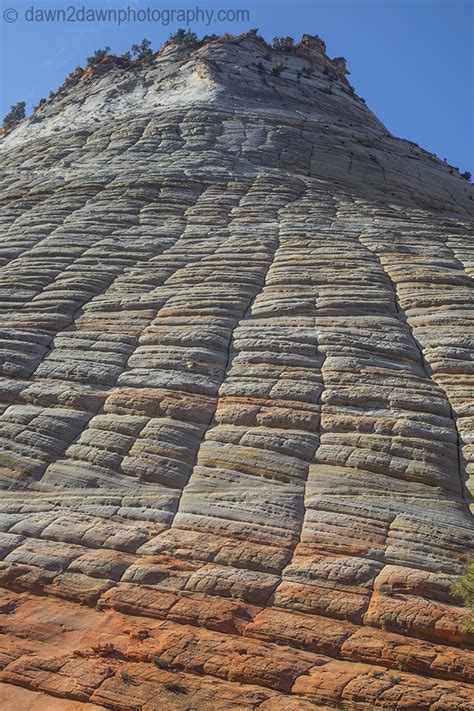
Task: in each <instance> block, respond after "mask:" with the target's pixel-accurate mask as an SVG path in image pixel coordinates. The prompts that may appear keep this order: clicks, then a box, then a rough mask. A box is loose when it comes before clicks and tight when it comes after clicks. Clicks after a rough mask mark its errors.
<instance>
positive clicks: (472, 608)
mask: <svg viewBox="0 0 474 711" xmlns="http://www.w3.org/2000/svg"><path fill="white" fill-rule="evenodd" d="M450 590H451V594H452V595H453V597H457V598H459V599H461V600H462V601H463V603H464V605H465V607H467V609H468V612H467V615H466V619H465V621H464V626H465V628H466V629H467V630H469V631H470V632H474V557H473V558H471V560H470V561H469V562H468V563H467V564H466V565H465V567H464V570H463V572H462V574H461V575H460V576H459V577H458V578H456V580H455V581H454V582H453V583H452V585H451V588H450Z"/></svg>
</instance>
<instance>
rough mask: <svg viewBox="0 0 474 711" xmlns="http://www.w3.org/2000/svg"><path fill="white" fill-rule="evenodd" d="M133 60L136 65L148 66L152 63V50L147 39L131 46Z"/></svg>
mask: <svg viewBox="0 0 474 711" xmlns="http://www.w3.org/2000/svg"><path fill="white" fill-rule="evenodd" d="M131 54H132V55H133V58H134V60H135V61H136V62H137V63H138V64H143V65H148V64H151V63H152V61H153V57H154V54H153V50H152V49H151V42H150V40H149V39H142V41H141V42H140V44H132V51H131Z"/></svg>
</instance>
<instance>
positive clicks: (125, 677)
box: [120, 669, 132, 684]
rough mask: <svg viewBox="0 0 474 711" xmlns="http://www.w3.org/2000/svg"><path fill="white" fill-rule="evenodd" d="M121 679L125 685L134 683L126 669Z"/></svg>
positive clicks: (121, 673)
mask: <svg viewBox="0 0 474 711" xmlns="http://www.w3.org/2000/svg"><path fill="white" fill-rule="evenodd" d="M120 678H121V679H122V681H123V683H124V684H131V683H132V677H131V676H130V674H129V673H128V671H127V670H126V669H122V671H121V672H120Z"/></svg>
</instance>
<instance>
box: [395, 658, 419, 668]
mask: <svg viewBox="0 0 474 711" xmlns="http://www.w3.org/2000/svg"><path fill="white" fill-rule="evenodd" d="M415 660H416V655H415V654H399V655H398V657H397V668H398V669H399V670H400V671H404V670H405V669H406V668H407V666H408V665H409V664H412V663H413V662H414V661H415Z"/></svg>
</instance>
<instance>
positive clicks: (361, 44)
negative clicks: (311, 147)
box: [0, 0, 474, 174]
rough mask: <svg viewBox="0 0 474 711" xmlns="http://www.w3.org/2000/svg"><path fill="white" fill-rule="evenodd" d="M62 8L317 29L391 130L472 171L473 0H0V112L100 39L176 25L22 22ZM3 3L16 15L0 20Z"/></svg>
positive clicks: (271, 31)
mask: <svg viewBox="0 0 474 711" xmlns="http://www.w3.org/2000/svg"><path fill="white" fill-rule="evenodd" d="M71 5H73V6H75V7H76V8H82V7H84V8H86V9H90V8H95V9H104V8H109V9H117V10H119V9H124V8H126V7H127V6H129V7H131V8H132V9H136V10H138V9H146V8H147V7H150V8H152V9H155V10H161V11H162V10H164V9H174V10H176V9H184V10H185V9H189V10H191V9H195V8H196V7H197V6H198V7H199V8H201V9H202V10H208V11H210V10H212V9H213V10H214V11H217V9H248V11H249V13H250V21H249V22H244V23H239V22H217V21H213V22H212V23H211V24H209V25H207V24H206V22H192V23H191V29H193V30H194V31H195V32H197V34H198V35H200V36H201V35H203V34H210V33H216V34H221V33H223V32H233V33H239V32H242V31H244V30H246V29H249V28H251V27H258V28H259V30H260V32H261V34H263V36H264V37H265V38H266V39H269V40H271V39H272V38H273V37H274V36H275V35H292V36H293V37H295V39H299V38H300V37H301V35H302V34H303V33H305V32H308V33H310V34H318V35H320V37H322V39H324V41H325V42H326V44H327V47H328V54H329V56H331V57H333V56H340V55H342V56H344V57H346V59H347V60H348V66H349V70H350V71H351V77H350V79H351V81H352V84H353V85H354V87H355V89H356V91H357V93H358V94H360V96H362V97H364V98H365V99H366V101H367V104H368V105H369V107H370V108H371V109H372V110H373V111H374V112H375V113H376V114H377V116H378V117H379V118H380V119H381V120H382V121H383V122H384V123H385V125H386V126H387V128H388V129H389V130H390V131H392V132H393V133H394V134H395V135H397V136H399V137H401V138H408V139H410V140H412V141H416V142H417V143H419V144H420V145H421V146H422V147H423V148H426V149H427V150H429V151H432V152H433V153H436V154H437V155H438V156H439V157H440V158H447V160H448V162H449V163H451V164H452V165H455V166H458V167H459V168H460V169H461V170H462V171H464V170H469V171H471V172H472V173H473V174H474V155H473V154H474V148H473V143H474V141H473V126H474V111H473V95H474V77H473V74H474V49H473V43H474V39H473V38H474V27H473V12H474V0H292V1H290V0H288V1H287V2H283V1H282V0H258V1H257V0H233V1H232V2H228V1H227V0H216V1H215V2H214V1H211V0H209V1H206V0H202V1H201V2H186V1H184V0H173V1H170V0H64V1H63V2H55V1H54V0H26V1H25V0H20V1H19V0H0V7H1V11H0V40H1V44H0V46H1V50H0V52H1V54H0V62H1V63H0V72H1V84H0V86H1V95H0V118H3V116H4V115H5V114H6V113H7V111H8V110H9V108H10V106H11V105H12V104H13V103H16V102H17V101H19V100H22V99H23V100H25V101H26V102H27V107H28V109H31V107H32V105H34V104H35V103H37V102H38V100H39V99H40V98H41V97H43V96H45V97H46V96H47V95H48V94H49V92H50V90H51V89H57V88H58V86H59V85H60V84H61V83H62V82H63V80H64V78H65V77H66V75H67V74H68V73H69V72H70V71H72V70H73V69H74V68H75V67H76V66H77V65H78V64H82V65H84V64H85V61H86V57H87V56H88V55H90V54H92V53H93V51H94V50H95V49H97V48H99V47H104V46H105V45H109V46H110V47H111V49H112V51H113V52H114V53H118V54H119V53H122V52H124V51H126V50H127V49H129V48H130V45H131V44H133V43H135V42H138V41H140V40H141V39H142V38H144V37H147V38H149V39H150V40H151V41H152V46H153V48H155V49H157V48H158V47H159V46H160V45H161V44H162V43H163V41H164V40H166V39H167V38H168V36H169V34H170V33H171V32H173V31H175V30H176V29H177V28H178V27H180V26H183V24H184V23H183V22H173V23H170V24H169V25H163V24H162V23H161V22H151V23H149V22H124V23H123V24H122V25H121V26H118V25H117V24H116V23H114V22H108V23H107V22H93V23H91V22H87V23H85V22H82V23H81V22H68V23H53V22H49V23H48V22H31V21H27V20H26V19H25V12H26V10H28V9H31V8H32V7H33V8H35V9H36V10H38V9H46V8H62V9H64V8H67V7H68V6H71ZM12 9H13V10H16V12H17V13H18V20H17V21H15V22H6V20H5V17H9V18H10V19H11V17H12V15H11V14H10V15H8V12H7V11H8V10H12ZM4 13H7V14H6V15H4ZM29 16H30V17H31V10H30V15H29Z"/></svg>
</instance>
